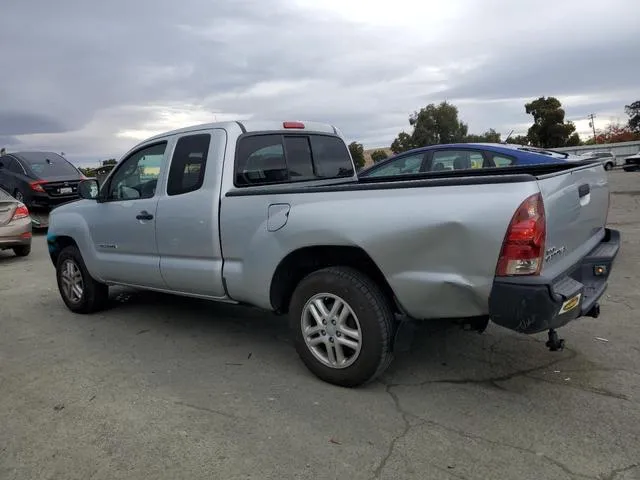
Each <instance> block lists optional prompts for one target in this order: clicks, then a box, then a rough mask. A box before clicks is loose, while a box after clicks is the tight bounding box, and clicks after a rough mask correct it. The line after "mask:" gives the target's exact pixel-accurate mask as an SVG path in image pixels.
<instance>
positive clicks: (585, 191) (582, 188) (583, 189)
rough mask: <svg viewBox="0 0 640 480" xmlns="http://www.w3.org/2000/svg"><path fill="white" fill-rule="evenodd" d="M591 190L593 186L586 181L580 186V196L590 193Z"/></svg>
mask: <svg viewBox="0 0 640 480" xmlns="http://www.w3.org/2000/svg"><path fill="white" fill-rule="evenodd" d="M590 192H591V187H590V186H589V184H588V183H584V184H582V185H580V186H579V187H578V196H579V197H580V198H582V197H585V196H587V195H589V193H590Z"/></svg>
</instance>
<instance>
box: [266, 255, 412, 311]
mask: <svg viewBox="0 0 640 480" xmlns="http://www.w3.org/2000/svg"><path fill="white" fill-rule="evenodd" d="M337 266H343V267H351V268H354V269H356V270H358V271H360V272H362V273H364V274H365V275H367V276H368V277H369V278H371V280H373V281H374V282H375V283H376V284H377V285H378V286H379V287H380V289H381V290H382V292H383V294H384V295H385V297H386V298H387V300H388V301H389V302H390V305H392V308H393V310H394V311H395V313H401V312H402V308H401V306H400V305H399V303H398V301H397V299H396V297H395V294H394V292H393V289H392V288H391V286H390V285H389V282H387V279H386V278H385V276H384V274H383V273H382V271H381V270H380V268H379V267H378V265H377V264H376V263H375V261H374V260H373V259H372V258H371V256H370V255H369V254H368V253H367V252H366V251H365V250H364V249H362V248H360V247H356V246H338V245H317V246H308V247H302V248H299V249H297V250H294V251H292V252H290V253H289V254H288V255H286V256H285V257H284V258H283V259H282V260H281V261H280V263H279V264H278V266H277V267H276V269H275V271H274V273H273V276H272V279H271V286H270V289H269V299H270V302H271V305H272V308H273V309H274V311H276V312H278V313H287V312H288V310H289V303H290V301H291V296H292V295H293V291H294V290H295V288H296V286H297V285H298V283H300V281H301V280H302V279H303V278H304V277H306V276H307V275H309V274H310V273H312V272H315V271H316V270H320V269H322V268H326V267H337Z"/></svg>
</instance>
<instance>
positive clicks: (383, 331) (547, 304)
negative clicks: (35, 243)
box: [47, 122, 620, 386]
mask: <svg viewBox="0 0 640 480" xmlns="http://www.w3.org/2000/svg"><path fill="white" fill-rule="evenodd" d="M471 148H473V147H471ZM490 151H492V152H493V153H496V152H494V151H493V150H490ZM501 152H502V151H501ZM479 155H480V157H481V158H482V160H483V161H484V159H485V156H484V155H483V154H482V153H480V154H479ZM502 155H503V156H504V157H500V158H504V159H505V161H506V160H509V161H511V160H512V159H518V158H528V157H527V156H526V155H528V154H526V153H523V152H518V151H517V150H516V151H514V152H513V154H512V155H507V154H506V153H502ZM496 156H497V155H496ZM538 156H539V155H538ZM536 158H537V157H536ZM492 159H493V160H494V162H495V161H496V160H495V157H492ZM439 160H440V159H439ZM441 161H442V163H444V159H442V160H441ZM450 164H451V165H454V166H455V164H456V160H455V159H452V160H451V161H450ZM79 194H80V196H81V197H82V200H80V201H78V202H73V203H70V204H66V205H62V206H60V207H58V208H56V209H55V210H53V212H52V214H51V219H50V222H51V223H50V226H49V232H48V235H47V242H48V245H49V252H50V255H51V260H52V262H53V264H54V265H55V268H56V276H57V282H58V288H59V291H60V294H61V297H62V300H63V301H64V303H65V304H66V305H67V307H68V308H69V309H70V310H71V311H73V312H77V313H90V312H95V311H97V310H100V309H101V308H103V307H104V306H105V304H106V302H107V301H108V292H109V286H111V285H125V286H129V287H136V288H142V289H149V290H155V291H160V292H167V293H173V294H178V295H185V296H192V297H198V298H207V299H211V300H217V301H221V302H230V303H241V304H249V305H253V306H256V307H260V308H263V309H266V310H272V311H274V312H277V313H288V315H289V318H290V323H291V327H292V334H293V339H294V343H295V346H296V349H297V351H298V354H299V355H300V357H301V359H302V361H303V362H304V363H305V365H306V366H307V367H308V368H309V370H311V371H312V372H313V373H314V374H315V375H317V376H318V377H319V378H321V379H323V380H325V381H328V382H331V383H334V384H338V385H343V386H356V385H360V384H362V383H365V382H367V381H370V380H371V379H373V378H375V377H376V376H377V375H379V374H380V373H381V372H383V371H384V370H385V368H386V367H387V366H388V364H389V362H390V361H391V358H392V355H393V351H394V343H395V342H396V341H398V338H402V332H403V331H406V330H405V326H406V325H411V324H412V322H413V321H418V320H419V321H428V320H431V319H451V320H452V321H458V320H459V319H465V321H469V322H471V323H472V324H473V325H474V326H475V327H476V328H478V329H479V330H482V329H483V328H484V327H486V324H487V322H488V321H489V318H491V320H493V321H494V322H495V323H497V324H499V325H502V326H503V327H506V328H509V329H512V330H515V331H517V332H521V333H526V334H530V333H536V332H541V331H545V330H548V331H549V342H548V346H549V348H550V349H552V350H554V349H558V348H561V347H562V341H561V340H560V339H559V338H558V337H557V332H556V331H555V328H557V327H560V326H562V325H565V324H566V323H567V322H569V321H571V320H573V319H575V318H577V317H580V316H584V315H587V316H592V317H596V316H598V314H599V309H600V307H599V304H598V299H599V298H600V297H601V295H602V294H603V292H604V291H605V288H606V286H607V278H608V276H609V274H610V271H611V267H612V264H613V261H614V258H615V257H616V255H617V253H618V249H619V243H620V234H619V233H618V232H617V231H615V230H611V229H607V228H605V223H606V220H607V213H608V208H609V188H608V183H607V175H606V173H605V171H604V168H603V167H602V164H601V163H599V162H596V161H587V162H583V163H581V164H573V163H568V162H556V163H543V164H540V163H538V164H535V165H520V166H518V167H515V168H492V169H490V168H486V169H475V170H465V171H464V172H456V171H447V170H445V171H444V172H440V174H437V175H436V174H433V173H426V174H418V175H416V176H414V177H413V178H409V177H407V180H404V181H402V180H398V177H390V178H383V177H378V178H365V179H359V178H358V176H357V174H356V173H355V169H354V166H353V162H352V159H351V157H350V155H349V151H348V149H347V147H346V145H345V142H344V140H343V138H342V136H341V135H340V134H339V132H338V131H337V129H335V128H334V127H333V126H331V125H324V124H318V123H302V122H284V123H276V122H243V123H239V122H228V123H214V124H208V125H200V126H196V127H191V128H185V129H182V130H176V131H173V132H169V133H165V134H162V135H158V136H155V137H152V138H150V139H149V140H146V141H145V142H142V143H140V144H139V145H137V146H136V147H134V148H133V149H132V150H131V151H129V152H128V153H127V154H126V155H125V156H124V158H123V159H122V160H121V161H120V162H119V163H118V165H117V166H116V167H115V168H114V170H113V171H112V172H111V174H110V175H109V177H107V179H106V181H105V182H104V184H103V185H102V186H100V187H99V186H98V183H97V182H96V181H95V180H83V181H82V182H80V184H79ZM567 212H570V214H571V215H570V217H571V218H570V219H569V220H570V221H568V220H567ZM409 319H411V320H409Z"/></svg>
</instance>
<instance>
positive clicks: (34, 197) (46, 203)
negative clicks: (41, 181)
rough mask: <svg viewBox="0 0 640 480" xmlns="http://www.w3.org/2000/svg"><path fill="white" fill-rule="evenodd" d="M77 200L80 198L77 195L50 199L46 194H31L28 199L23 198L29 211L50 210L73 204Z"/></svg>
mask: <svg viewBox="0 0 640 480" xmlns="http://www.w3.org/2000/svg"><path fill="white" fill-rule="evenodd" d="M79 198H80V197H79V196H78V195H77V194H73V195H64V196H59V197H52V196H50V195H48V194H47V193H40V192H31V193H30V195H29V197H26V198H25V200H26V202H25V203H26V204H27V207H28V208H30V209H42V210H51V209H53V208H54V207H57V206H58V205H62V204H63V203H68V202H73V201H74V200H78V199H79Z"/></svg>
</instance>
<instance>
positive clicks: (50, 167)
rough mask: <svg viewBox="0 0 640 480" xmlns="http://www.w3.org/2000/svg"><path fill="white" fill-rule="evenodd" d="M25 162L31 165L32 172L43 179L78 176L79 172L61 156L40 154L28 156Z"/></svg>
mask: <svg viewBox="0 0 640 480" xmlns="http://www.w3.org/2000/svg"><path fill="white" fill-rule="evenodd" d="M25 157H26V158H24V160H25V161H26V162H27V163H28V164H29V167H31V170H33V172H34V173H35V174H36V175H38V176H39V177H41V178H46V177H62V176H73V177H76V176H78V171H77V170H76V168H75V167H74V166H73V165H71V164H70V163H69V162H68V161H67V160H65V159H64V158H63V157H61V156H60V155H54V154H38V155H29V156H26V155H25Z"/></svg>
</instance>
